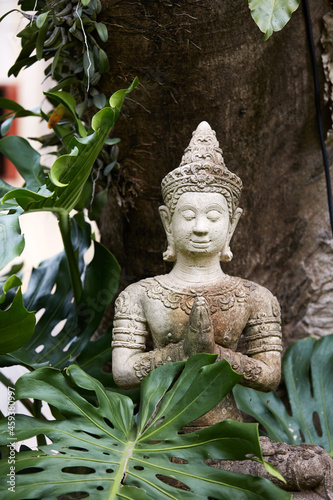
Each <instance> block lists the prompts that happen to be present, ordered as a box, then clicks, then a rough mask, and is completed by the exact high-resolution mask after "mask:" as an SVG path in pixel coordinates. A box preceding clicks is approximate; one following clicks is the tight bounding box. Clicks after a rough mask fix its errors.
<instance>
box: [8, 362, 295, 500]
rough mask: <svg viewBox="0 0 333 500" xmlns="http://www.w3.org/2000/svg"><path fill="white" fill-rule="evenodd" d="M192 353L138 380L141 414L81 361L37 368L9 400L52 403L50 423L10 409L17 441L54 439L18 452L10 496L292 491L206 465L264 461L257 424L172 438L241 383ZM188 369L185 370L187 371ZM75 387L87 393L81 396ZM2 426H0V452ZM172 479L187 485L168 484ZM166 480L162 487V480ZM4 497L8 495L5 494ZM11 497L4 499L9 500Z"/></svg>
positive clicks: (280, 494)
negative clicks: (250, 459)
mask: <svg viewBox="0 0 333 500" xmlns="http://www.w3.org/2000/svg"><path fill="white" fill-rule="evenodd" d="M214 361H215V356H212V355H209V354H199V355H195V356H193V357H191V358H190V359H189V360H188V361H187V363H186V365H185V362H180V363H170V364H167V365H164V366H162V367H160V368H157V369H156V370H154V372H152V373H151V374H150V375H149V376H148V377H146V379H145V380H144V381H143V382H142V384H141V401H140V408H139V412H138V413H137V414H135V413H136V412H135V411H134V405H133V402H132V400H131V399H130V398H128V397H127V396H123V395H120V394H117V393H114V392H108V393H107V392H106V391H105V389H104V388H103V386H102V384H101V383H100V382H98V381H97V380H95V379H93V378H92V377H90V376H89V375H87V374H86V373H85V372H83V371H82V370H81V369H80V368H79V367H78V366H76V365H72V366H70V367H69V368H68V369H67V370H66V373H65V374H64V375H63V374H62V373H61V372H59V371H58V370H55V369H52V368H39V369H38V370H35V371H34V372H32V373H29V374H27V375H24V376H23V377H21V378H20V379H19V381H18V382H17V385H16V397H17V398H18V399H21V398H35V399H38V400H43V401H47V402H48V403H49V404H50V405H52V406H53V407H55V408H57V410H58V412H57V418H59V419H56V420H53V421H45V420H39V419H33V418H31V417H28V416H25V415H16V431H15V432H16V437H17V440H18V441H21V440H23V439H28V438H30V437H32V436H36V435H38V434H44V435H46V436H47V437H48V438H49V439H50V440H51V444H49V445H45V446H40V447H39V449H38V451H22V452H20V453H17V455H16V463H15V467H16V485H15V491H13V492H11V496H10V498H12V499H13V500H18V499H20V500H22V498H24V499H36V498H38V499H47V500H56V499H57V498H59V497H60V496H61V495H65V494H68V493H74V492H75V493H76V494H77V493H78V492H82V493H86V494H88V495H89V497H90V498H93V499H96V500H97V499H101V500H105V499H109V500H111V499H130V500H138V499H145V500H148V499H151V500H156V499H160V500H163V499H168V500H170V499H187V498H188V499H194V498H196V499H200V500H203V499H208V498H215V499H225V498H233V499H234V500H267V499H272V500H273V499H274V500H287V499H288V500H289V499H290V498H291V495H290V494H288V493H286V492H285V491H282V490H280V489H278V488H277V487H276V486H274V485H273V484H272V483H271V482H270V481H267V480H265V479H262V478H258V477H253V476H246V475H242V474H235V473H231V472H228V471H223V470H219V469H215V468H213V467H210V466H208V465H206V464H205V460H207V459H209V458H216V459H228V460H230V459H231V460H243V459H246V457H247V455H248V454H253V455H255V456H256V457H258V458H259V459H260V460H261V459H262V455H261V450H260V445H259V439H258V430H257V425H256V424H243V423H240V422H233V421H230V420H228V421H225V422H221V423H219V424H217V425H215V426H213V427H211V428H206V429H204V430H201V431H198V432H194V433H189V434H179V433H178V432H179V430H180V429H181V428H183V427H184V425H186V424H187V423H189V422H191V421H192V420H193V419H195V418H198V417H199V416H201V415H202V414H203V413H205V412H207V411H208V410H210V409H211V408H212V407H214V406H215V405H216V404H217V403H218V402H219V400H220V399H221V398H222V397H224V396H225V395H226V394H227V393H228V391H229V390H230V389H231V388H232V386H233V385H234V384H235V383H237V381H238V380H239V379H240V375H238V374H236V373H235V372H234V371H233V370H232V369H231V367H230V365H229V364H228V362H226V361H225V360H223V361H220V362H218V363H215V362H214ZM184 365H185V367H184ZM78 388H80V389H81V394H82V389H84V390H85V393H84V394H86V396H85V397H84V396H83V395H81V394H80V393H79V391H78ZM7 426H8V423H7V421H6V420H3V421H2V422H1V424H0V430H1V432H0V436H1V440H2V443H1V444H3V445H4V448H6V445H7V444H8V427H7ZM8 468H9V464H8V460H7V458H6V457H5V458H4V459H3V460H2V463H1V466H0V477H1V479H0V488H1V489H0V491H1V492H2V494H6V493H7V492H8V490H7V486H8V485H7V482H6V481H7V476H6V474H7V473H8ZM175 480H176V481H179V482H180V483H178V484H182V486H183V488H184V489H178V488H176V487H175V486H174V481H175ZM168 483H169V484H168ZM6 498H7V497H6ZM8 498H9V497H8Z"/></svg>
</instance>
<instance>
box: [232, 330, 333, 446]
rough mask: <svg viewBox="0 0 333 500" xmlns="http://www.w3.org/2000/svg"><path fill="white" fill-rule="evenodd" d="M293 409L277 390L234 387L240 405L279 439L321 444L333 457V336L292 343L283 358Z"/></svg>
mask: <svg viewBox="0 0 333 500" xmlns="http://www.w3.org/2000/svg"><path fill="white" fill-rule="evenodd" d="M282 368H283V375H284V380H285V383H286V387H287V391H288V398H289V404H290V411H291V414H290V413H289V411H288V410H287V409H286V407H285V405H284V404H283V402H282V401H281V399H280V398H279V397H278V396H277V394H276V393H274V392H270V393H266V394H263V393H262V392H259V391H255V390H253V389H249V388H246V387H242V386H237V387H235V388H234V395H235V398H236V401H237V405H238V406H239V408H240V409H241V410H242V411H244V412H246V413H248V414H249V415H252V416H253V417H254V418H255V419H256V420H258V422H260V423H261V424H262V425H263V427H264V429H265V431H266V433H267V435H268V436H269V437H270V438H271V439H274V440H275V441H284V442H286V443H290V444H302V443H309V444H317V445H319V446H322V447H323V448H325V449H326V450H327V451H328V452H329V453H330V455H331V456H333V392H332V386H331V381H332V377H333V335H327V336H325V337H323V338H321V339H320V340H315V339H314V338H311V337H308V338H305V339H302V340H299V341H298V342H295V343H294V344H292V345H291V346H290V347H289V349H288V350H287V351H286V353H285V355H284V358H283V364H282Z"/></svg>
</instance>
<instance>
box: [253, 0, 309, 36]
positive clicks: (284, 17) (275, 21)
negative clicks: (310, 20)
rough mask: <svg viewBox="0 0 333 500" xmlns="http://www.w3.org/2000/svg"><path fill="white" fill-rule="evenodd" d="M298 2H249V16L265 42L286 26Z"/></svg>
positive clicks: (298, 0) (288, 0) (281, 0)
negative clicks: (263, 34) (262, 34)
mask: <svg viewBox="0 0 333 500" xmlns="http://www.w3.org/2000/svg"><path fill="white" fill-rule="evenodd" d="M299 3H300V0H249V7H250V10H251V16H252V17H253V19H254V21H255V22H256V24H257V25H258V27H259V29H260V30H261V31H262V32H263V33H265V36H264V40H267V39H268V38H269V37H270V36H271V35H272V34H273V32H274V31H280V30H282V28H284V26H285V25H286V24H287V22H288V21H289V19H290V18H291V16H292V14H293V12H294V11H295V10H296V9H297V8H298V6H299Z"/></svg>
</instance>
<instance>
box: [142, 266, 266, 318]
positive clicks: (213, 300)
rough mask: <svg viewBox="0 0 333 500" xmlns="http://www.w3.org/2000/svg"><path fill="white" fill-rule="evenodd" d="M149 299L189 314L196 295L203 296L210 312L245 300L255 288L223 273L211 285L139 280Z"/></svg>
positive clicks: (228, 307)
mask: <svg viewBox="0 0 333 500" xmlns="http://www.w3.org/2000/svg"><path fill="white" fill-rule="evenodd" d="M141 284H142V286H143V287H144V288H145V290H146V293H147V296H148V297H149V298H150V299H155V300H159V301H161V302H162V303H163V304H164V305H165V307H169V308H171V309H178V308H180V309H182V310H183V311H184V312H185V313H186V314H188V315H189V314H190V312H191V309H192V306H193V302H194V300H195V299H196V298H197V297H201V296H203V297H205V299H206V300H207V301H208V304H209V307H210V312H211V314H214V313H215V312H216V311H218V310H222V311H227V310H228V309H231V308H232V307H233V306H234V305H235V304H241V303H245V302H247V300H248V298H249V296H250V292H251V291H253V290H254V289H255V288H256V285H255V284H254V283H251V282H250V281H247V280H244V279H242V278H236V277H234V276H228V275H225V276H224V277H223V279H222V280H220V281H219V282H218V283H217V284H215V285H212V286H206V287H205V286H202V285H200V286H198V287H191V288H186V289H184V288H176V287H175V286H171V285H167V284H166V283H164V282H163V281H162V280H161V278H157V277H155V278H147V279H145V280H143V281H142V282H141Z"/></svg>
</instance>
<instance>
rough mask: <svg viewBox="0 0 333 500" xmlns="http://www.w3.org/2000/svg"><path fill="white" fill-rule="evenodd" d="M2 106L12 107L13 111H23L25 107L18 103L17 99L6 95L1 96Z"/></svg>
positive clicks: (2, 107) (0, 106)
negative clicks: (8, 97) (14, 99)
mask: <svg viewBox="0 0 333 500" xmlns="http://www.w3.org/2000/svg"><path fill="white" fill-rule="evenodd" d="M0 108H1V109H2V110H3V109H10V110H12V111H22V110H24V108H23V107H22V106H21V105H20V104H18V103H17V102H15V101H12V100H11V99H7V98H6V97H0Z"/></svg>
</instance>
